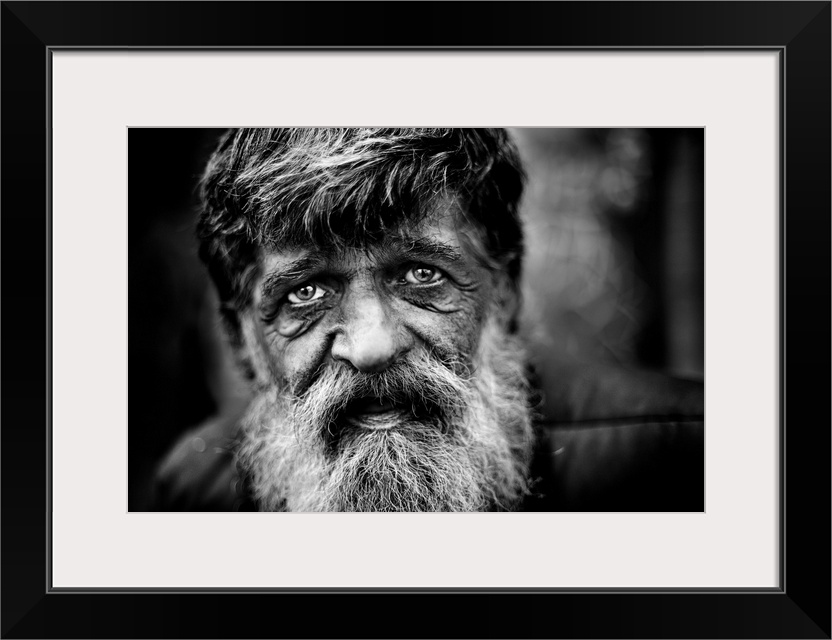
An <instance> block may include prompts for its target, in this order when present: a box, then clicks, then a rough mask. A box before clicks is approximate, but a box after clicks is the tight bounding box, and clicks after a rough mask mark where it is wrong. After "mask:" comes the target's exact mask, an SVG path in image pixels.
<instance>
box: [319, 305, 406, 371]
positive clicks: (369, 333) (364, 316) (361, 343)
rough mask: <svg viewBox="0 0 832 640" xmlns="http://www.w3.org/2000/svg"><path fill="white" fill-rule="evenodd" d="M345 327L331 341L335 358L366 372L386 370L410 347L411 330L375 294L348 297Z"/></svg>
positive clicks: (345, 310) (344, 316)
mask: <svg viewBox="0 0 832 640" xmlns="http://www.w3.org/2000/svg"><path fill="white" fill-rule="evenodd" d="M343 318H344V320H343V327H342V330H341V331H339V332H338V333H337V334H336V336H335V340H334V341H333V343H332V357H333V358H334V359H335V360H340V361H342V362H348V363H349V364H351V365H352V366H353V367H355V368H356V369H358V370H359V371H361V372H363V373H374V372H378V371H383V370H384V369H386V368H387V367H389V366H390V365H391V364H393V363H394V362H395V361H396V360H398V359H399V358H400V357H401V356H402V355H404V354H405V353H406V352H407V351H408V350H409V349H410V346H411V345H410V339H409V337H408V336H409V333H408V332H406V331H405V330H404V328H403V327H401V326H400V325H399V324H398V322H396V321H395V319H394V318H393V317H392V314H391V313H390V310H389V309H387V308H385V305H384V303H383V301H382V300H380V299H379V297H378V295H377V294H375V293H363V294H355V295H351V296H349V299H348V300H346V301H345V304H344V309H343Z"/></svg>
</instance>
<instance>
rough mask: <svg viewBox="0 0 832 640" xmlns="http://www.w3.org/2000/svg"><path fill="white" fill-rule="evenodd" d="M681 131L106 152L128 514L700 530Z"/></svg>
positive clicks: (353, 133) (699, 401) (431, 132)
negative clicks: (303, 515)
mask: <svg viewBox="0 0 832 640" xmlns="http://www.w3.org/2000/svg"><path fill="white" fill-rule="evenodd" d="M704 143H705V130H704V129H703V128H626V129H625V128H595V129H593V128H512V127H508V128H493V129H469V128H447V129H437V128H431V129H420V128H398V129H394V128H370V127H361V128H330V127H320V128H295V129H281V128H253V129H233V128H232V129H200V128H141V127H136V128H130V129H129V131H128V154H129V158H128V231H129V234H128V269H129V271H128V274H129V281H128V318H129V324H128V380H129V385H128V447H129V449H128V474H129V510H130V511H196V512H200V511H289V512H341V511H359V512H370V511H381V512H388V511H398V512H402V511H404V512H440V511H441V512H447V511H453V512H479V511H538V512H541V511H542V512H560V511H565V512H569V511H596V512H620V511H624V512H627V511H629V512H702V511H704V509H705V499H704V496H705V462H706V461H705V447H704V441H705V422H704V413H705V408H704V345H705V335H704V320H705V316H704V311H705V310H704V260H705V253H704V251H705V247H704V238H705V235H704Z"/></svg>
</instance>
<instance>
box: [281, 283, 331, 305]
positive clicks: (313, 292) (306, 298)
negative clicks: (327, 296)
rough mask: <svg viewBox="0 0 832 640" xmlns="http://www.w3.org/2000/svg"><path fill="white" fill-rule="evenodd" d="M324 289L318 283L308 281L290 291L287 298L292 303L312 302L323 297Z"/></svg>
mask: <svg viewBox="0 0 832 640" xmlns="http://www.w3.org/2000/svg"><path fill="white" fill-rule="evenodd" d="M323 296H324V290H323V289H322V288H321V287H319V286H318V285H316V284H312V283H308V284H305V285H302V286H300V287H298V288H297V289H295V290H294V291H292V292H291V293H289V295H288V296H286V299H287V300H288V301H289V302H290V303H291V304H303V303H304V302H311V301H312V300H317V299H318V298H323Z"/></svg>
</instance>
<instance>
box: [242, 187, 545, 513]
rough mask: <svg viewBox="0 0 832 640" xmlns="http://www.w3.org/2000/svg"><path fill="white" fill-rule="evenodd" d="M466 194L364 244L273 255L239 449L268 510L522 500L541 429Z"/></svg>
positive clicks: (468, 506) (257, 296) (255, 325)
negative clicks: (534, 438)
mask: <svg viewBox="0 0 832 640" xmlns="http://www.w3.org/2000/svg"><path fill="white" fill-rule="evenodd" d="M455 206H456V205H454V204H453V203H445V205H444V206H442V207H439V208H437V209H436V210H435V211H434V212H433V214H432V215H430V216H428V217H427V218H426V219H425V220H424V221H423V222H422V223H421V224H420V225H419V226H418V227H416V228H410V229H408V231H407V232H406V233H405V232H402V233H400V234H390V235H389V236H388V237H386V238H385V239H384V241H383V242H380V243H376V244H372V245H370V246H368V247H365V248H362V249H338V250H335V249H333V250H322V249H320V248H314V247H298V248H292V249H284V250H272V251H268V252H265V253H264V254H263V255H262V258H261V265H260V267H261V268H260V275H259V278H258V280H257V281H256V284H255V289H254V295H253V304H252V306H251V308H250V309H249V310H248V312H247V313H245V314H244V315H243V316H242V318H241V319H242V326H243V334H244V342H245V348H246V349H247V352H248V354H247V355H248V356H249V358H250V359H251V361H252V365H253V368H254V371H255V375H256V384H257V386H258V389H259V392H258V397H257V399H256V400H255V402H254V403H253V405H252V408H251V410H250V411H249V415H248V419H247V421H246V429H245V439H244V441H243V445H242V448H241V452H240V459H241V462H242V463H243V466H244V467H245V468H247V470H248V472H249V475H250V476H251V480H252V484H253V488H254V492H255V494H256V497H257V499H258V501H259V502H260V506H261V508H265V509H290V510H351V509H355V510H477V509H482V508H510V507H511V506H513V504H510V503H512V502H513V501H515V500H516V499H517V498H519V494H520V493H522V489H521V487H522V486H524V475H525V464H526V462H527V460H526V458H527V457H528V446H529V443H530V434H529V432H528V429H529V426H528V422H529V421H528V415H527V409H526V403H525V393H524V390H525V387H524V381H523V380H522V373H521V369H522V365H521V364H520V362H519V360H518V355H519V351H518V350H517V348H516V345H512V344H510V343H511V338H510V337H509V336H508V335H507V334H506V332H505V328H504V326H502V325H503V322H502V321H501V320H500V317H501V314H500V309H498V308H497V307H498V304H497V302H496V301H497V300H498V298H499V297H500V295H498V294H499V292H500V291H502V290H503V289H501V287H500V276H499V275H495V274H494V273H493V272H491V271H490V270H489V269H488V268H486V267H485V266H484V263H483V261H482V260H480V259H478V258H479V257H481V256H480V255H478V250H477V246H478V243H477V241H476V240H475V239H474V238H473V236H472V235H471V234H469V233H467V232H466V230H465V228H463V227H461V226H460V225H459V223H458V221H459V220H460V217H459V215H458V213H457V212H456V210H455ZM495 360H496V361H499V362H496V361H495ZM495 387H500V388H495Z"/></svg>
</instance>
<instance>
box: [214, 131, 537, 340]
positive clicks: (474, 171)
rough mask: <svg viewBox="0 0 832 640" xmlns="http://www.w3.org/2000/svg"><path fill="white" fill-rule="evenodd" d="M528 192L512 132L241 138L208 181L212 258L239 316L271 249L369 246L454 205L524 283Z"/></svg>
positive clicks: (223, 151) (223, 293) (233, 140)
mask: <svg viewBox="0 0 832 640" xmlns="http://www.w3.org/2000/svg"><path fill="white" fill-rule="evenodd" d="M522 189H523V172H522V169H521V166H520V161H519V157H518V154H517V151H516V149H515V147H514V145H513V144H512V143H511V141H510V140H509V138H508V136H507V135H506V133H505V132H504V131H503V130H501V129H377V128H300V129H232V130H230V131H228V132H227V133H226V134H225V135H224V136H223V137H222V139H221V140H220V142H219V145H218V147H217V149H216V151H215V152H214V154H213V155H212V156H211V158H210V160H209V162H208V166H207V168H206V171H205V174H204V176H203V179H202V183H201V190H200V195H201V200H202V211H201V216H200V220H199V225H198V235H199V238H200V242H201V244H200V255H201V257H202V259H203V260H204V262H205V263H206V264H207V266H208V269H209V271H210V273H211V276H212V278H213V280H214V283H215V284H216V287H217V290H218V292H219V296H220V300H221V303H222V304H223V307H224V308H225V310H226V311H227V312H231V314H232V315H236V312H238V311H240V310H241V309H242V308H244V307H245V305H246V304H248V303H249V302H250V295H251V287H252V282H253V279H254V277H255V268H256V264H257V255H258V251H259V250H260V249H261V248H281V247H291V246H302V245H313V246H320V247H322V248H325V247H332V246H359V247H360V246H367V245H368V244H371V243H373V242H377V241H379V240H380V239H381V238H383V237H384V235H385V232H386V231H388V230H392V229H402V227H405V228H406V227H407V225H408V224H417V223H418V222H419V221H420V220H421V219H422V218H423V217H424V216H425V215H426V214H427V213H428V211H429V210H430V206H431V204H432V203H433V202H435V201H436V199H437V198H439V197H452V198H454V199H455V200H456V201H457V202H458V203H459V204H460V207H461V210H462V212H463V216H465V218H466V219H467V221H468V222H470V223H472V226H473V227H474V229H475V230H476V231H478V232H479V235H480V236H481V239H482V241H483V243H484V245H485V248H486V251H487V252H488V256H489V258H490V259H491V260H492V261H494V262H496V264H498V265H499V267H500V268H501V269H502V270H504V271H505V272H506V273H507V274H508V275H509V277H510V280H511V281H512V282H516V280H517V278H518V276H519V273H520V262H521V255H522V231H521V226H520V222H519V218H518V215H517V205H518V201H519V199H520V196H521V193H522ZM228 319H229V318H226V320H228ZM232 329H233V327H232Z"/></svg>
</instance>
